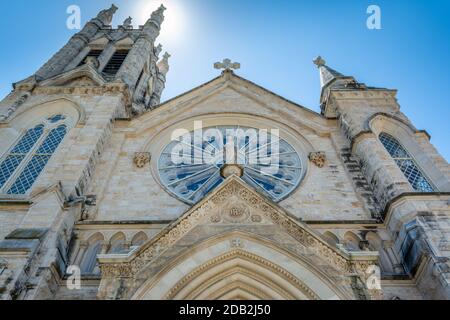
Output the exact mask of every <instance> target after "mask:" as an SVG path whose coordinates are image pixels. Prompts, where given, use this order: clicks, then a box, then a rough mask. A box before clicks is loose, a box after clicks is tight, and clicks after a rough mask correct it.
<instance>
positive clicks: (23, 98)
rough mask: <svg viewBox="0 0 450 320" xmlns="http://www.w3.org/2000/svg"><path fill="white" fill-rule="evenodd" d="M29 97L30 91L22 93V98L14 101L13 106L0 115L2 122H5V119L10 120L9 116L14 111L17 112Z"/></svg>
mask: <svg viewBox="0 0 450 320" xmlns="http://www.w3.org/2000/svg"><path fill="white" fill-rule="evenodd" d="M29 97H30V93H29V92H27V93H25V94H23V95H21V96H20V98H19V99H17V101H16V102H14V103H13V104H12V106H11V107H9V108H8V110H7V112H6V114H4V115H0V122H4V121H6V120H8V119H9V117H11V115H12V114H13V113H14V112H16V110H17V109H18V108H19V107H20V106H21V105H23V104H24V103H25V102H26V101H27V100H28V98H29Z"/></svg>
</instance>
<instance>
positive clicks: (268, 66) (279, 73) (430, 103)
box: [0, 0, 450, 161]
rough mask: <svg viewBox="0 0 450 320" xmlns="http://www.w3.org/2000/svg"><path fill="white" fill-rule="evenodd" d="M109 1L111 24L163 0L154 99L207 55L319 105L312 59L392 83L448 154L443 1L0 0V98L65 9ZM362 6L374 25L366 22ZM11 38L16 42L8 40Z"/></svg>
mask: <svg viewBox="0 0 450 320" xmlns="http://www.w3.org/2000/svg"><path fill="white" fill-rule="evenodd" d="M112 2H114V3H115V4H116V5H117V6H119V11H118V12H117V14H116V16H115V18H114V21H113V25H114V26H116V25H118V24H121V23H122V21H123V20H124V19H125V18H126V17H128V16H132V17H134V22H133V24H134V25H135V26H137V25H138V24H143V23H144V22H145V20H146V18H147V17H148V16H150V13H151V11H152V10H153V9H156V7H158V6H159V5H160V3H161V2H164V3H165V5H166V6H167V7H168V11H167V12H166V16H167V18H166V22H165V24H164V25H163V32H162V34H161V37H160V38H159V40H160V42H161V43H162V44H163V45H164V49H165V50H167V51H169V52H170V53H171V54H172V58H171V71H170V73H169V76H168V82H167V88H166V90H165V93H164V99H169V98H171V97H173V96H175V95H178V94H180V93H183V92H185V91H187V90H189V89H191V88H193V87H195V86H197V85H200V84H202V83H203V82H206V81H208V80H210V79H211V78H213V77H216V76H217V75H218V74H219V71H217V70H214V68H213V67H212V66H213V63H214V62H216V61H219V60H222V59H223V58H226V57H229V58H231V59H232V60H233V61H238V62H240V63H241V64H242V69H241V70H239V71H238V72H237V73H238V74H239V75H241V76H243V77H245V78H247V79H249V80H251V81H253V82H256V83H258V84H260V85H262V86H264V87H266V88H267V89H269V90H271V91H274V92H276V93H278V94H280V95H282V96H284V97H286V98H288V99H290V100H293V101H295V102H297V103H299V104H302V105H304V106H305V107H308V108H310V109H312V110H315V111H319V107H318V106H319V93H320V86H319V76H318V72H317V69H316V68H315V66H314V65H313V64H312V60H313V59H314V58H315V57H316V56H317V55H319V54H320V55H322V56H323V57H324V58H325V60H327V62H328V65H330V66H331V67H333V68H334V69H336V70H338V71H340V72H341V73H344V74H346V75H352V76H355V77H356V78H357V79H358V80H359V81H360V82H364V83H366V84H368V85H371V86H380V87H387V88H392V89H394V88H395V89H398V90H399V93H398V99H399V103H400V105H401V107H402V111H403V112H404V113H406V115H407V116H409V117H410V118H411V120H412V121H413V123H414V124H415V125H416V127H417V128H419V129H426V130H427V131H428V132H429V133H430V134H431V136H432V143H433V144H434V145H435V146H436V147H437V148H438V149H439V151H440V152H441V154H442V155H443V156H444V157H445V158H446V159H447V161H449V160H450V142H449V140H450V129H449V120H450V108H449V107H450V106H449V102H448V98H447V94H448V91H449V89H450V76H449V72H450V61H449V58H448V57H449V52H450V40H449V39H450V19H448V15H449V14H450V1H448V0H441V1H439V0H435V1H424V0H422V1H411V0H389V1H382V0H372V1H365V0H341V1H336V0H315V1H304V0H296V1H287V0H284V1H275V0H226V1H225V0H162V1H161V0H156V1H155V0H96V1H92V0H90V1H89V0H35V1H29V0H15V1H1V2H0V12H2V18H1V24H2V28H0V38H1V39H2V44H3V45H2V59H0V70H1V72H0V96H2V97H3V96H4V95H6V94H7V93H8V92H9V91H10V90H11V83H12V82H16V81H19V80H21V79H23V78H25V77H27V76H29V75H31V74H33V73H34V72H35V71H36V70H37V69H38V68H39V67H40V66H41V65H42V64H43V63H44V62H45V61H47V60H48V58H49V57H50V56H51V55H52V54H53V53H55V52H56V51H57V50H58V49H59V48H60V47H62V46H63V45H64V44H65V43H66V41H67V40H68V39H69V37H70V36H71V35H73V34H74V32H75V31H74V30H69V29H67V27H66V20H67V18H68V14H67V13H66V9H67V7H68V6H69V5H72V4H75V5H78V6H79V7H80V8H81V14H82V23H83V24H84V23H85V22H86V21H87V20H89V19H90V18H92V17H94V16H95V15H96V14H97V12H98V11H99V10H101V9H103V8H106V7H109V5H110V4H111V3H112ZM371 4H375V5H378V6H379V7H380V8H381V12H382V29H381V30H369V29H367V27H366V19H367V17H368V15H367V13H366V10H367V7H368V6H369V5H371ZM18 39H20V41H18Z"/></svg>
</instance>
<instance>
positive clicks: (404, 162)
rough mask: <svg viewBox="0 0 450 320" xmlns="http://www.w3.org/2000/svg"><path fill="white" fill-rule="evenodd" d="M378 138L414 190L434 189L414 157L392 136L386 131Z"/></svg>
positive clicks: (427, 190) (426, 190)
mask: <svg viewBox="0 0 450 320" xmlns="http://www.w3.org/2000/svg"><path fill="white" fill-rule="evenodd" d="M379 138H380V141H381V143H382V144H383V145H384V147H385V148H386V150H387V151H388V152H389V154H390V155H391V157H392V158H393V159H394V161H395V162H396V163H397V165H398V166H399V168H400V170H401V171H402V172H403V174H404V175H405V177H406V178H407V179H408V181H409V183H410V184H411V186H412V187H413V188H414V190H416V191H420V192H433V191H434V189H433V187H432V186H431V184H430V182H428V180H427V178H425V176H424V174H423V173H422V171H421V170H420V169H419V167H418V166H417V164H416V162H415V161H414V159H413V158H412V157H411V155H410V154H409V153H408V151H406V150H405V149H404V148H403V147H402V145H401V144H400V143H399V142H398V141H397V140H396V139H395V138H394V137H392V136H390V135H388V134H387V133H381V134H380V136H379Z"/></svg>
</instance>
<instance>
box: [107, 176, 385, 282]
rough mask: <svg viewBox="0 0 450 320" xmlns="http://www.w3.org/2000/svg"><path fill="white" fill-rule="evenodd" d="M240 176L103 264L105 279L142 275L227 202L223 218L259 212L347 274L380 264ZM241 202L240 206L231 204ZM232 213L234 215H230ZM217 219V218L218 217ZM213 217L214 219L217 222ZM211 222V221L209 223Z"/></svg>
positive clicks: (237, 219)
mask: <svg viewBox="0 0 450 320" xmlns="http://www.w3.org/2000/svg"><path fill="white" fill-rule="evenodd" d="M238 179H239V178H237V177H231V178H229V180H228V181H227V182H225V183H224V184H223V185H222V186H221V187H220V188H219V189H218V190H216V192H215V193H214V194H212V195H210V196H209V197H207V198H206V199H204V200H203V201H202V202H201V203H200V204H198V206H196V207H195V208H193V209H192V210H191V211H189V212H187V213H186V214H185V215H184V216H183V217H182V218H181V219H180V220H178V222H177V223H176V224H175V225H173V226H172V228H170V229H167V230H165V231H164V232H163V233H161V234H160V235H159V236H158V237H156V238H155V240H153V241H152V242H150V243H148V244H147V245H145V246H143V247H142V248H141V249H140V250H139V251H137V252H135V253H133V256H131V257H129V258H127V260H124V261H114V262H109V261H108V262H106V261H100V267H101V271H102V277H103V280H102V281H104V280H106V279H115V278H118V277H119V278H131V277H134V276H135V275H136V274H137V273H138V272H140V271H141V270H142V269H143V268H144V267H145V266H146V265H148V263H149V262H150V261H152V260H154V259H156V258H157V257H158V256H159V255H161V253H162V252H164V251H165V250H167V249H168V248H169V247H171V246H172V245H173V244H174V243H176V242H177V241H178V240H179V239H180V238H181V237H183V236H184V235H186V234H187V233H188V232H190V231H191V230H192V229H193V228H194V227H195V226H196V225H197V224H199V223H200V222H201V221H204V218H205V217H208V216H209V217H208V218H209V219H208V220H210V219H211V218H212V217H211V215H210V213H211V211H213V209H214V208H220V207H223V205H224V204H225V203H227V204H230V202H234V203H232V204H231V205H230V206H228V207H227V208H223V209H222V210H224V211H223V212H222V216H223V218H224V219H226V220H229V221H230V222H231V221H235V223H236V222H238V221H239V220H241V219H244V220H245V219H246V218H247V217H248V218H250V217H249V211H250V210H249V209H252V210H255V211H258V214H260V215H261V216H262V217H264V219H267V220H268V221H271V222H272V223H274V224H276V225H278V226H280V227H281V228H283V229H284V230H285V231H286V232H287V233H288V234H289V235H291V236H292V237H293V238H294V239H296V240H297V241H298V242H299V243H300V244H302V245H304V246H305V247H307V248H309V250H311V251H312V252H315V253H316V254H317V255H319V256H320V257H321V258H322V259H323V260H324V261H326V262H327V263H328V264H330V265H331V266H333V267H334V268H335V269H337V270H340V271H342V272H343V273H344V274H355V273H356V274H362V275H364V273H365V270H367V267H368V266H369V265H373V264H376V263H377V259H378V258H377V257H372V256H371V257H368V256H367V257H364V259H356V260H354V259H353V258H352V257H347V256H346V253H343V252H341V251H340V250H338V249H335V248H331V247H330V245H328V244H327V243H326V242H325V241H324V240H323V239H321V237H319V236H317V235H315V234H314V233H312V232H311V231H310V230H309V228H308V227H307V226H305V225H303V224H301V223H299V222H297V221H295V220H293V219H291V218H290V217H289V216H287V215H286V214H284V213H282V212H281V211H280V210H278V209H277V208H276V207H274V206H272V205H271V204H269V203H267V202H266V201H265V199H264V198H262V197H261V196H260V195H259V194H257V193H256V192H255V191H253V190H250V189H248V188H247V187H246V186H245V185H244V183H243V182H241V181H239V180H238ZM233 197H235V199H240V203H236V201H230V199H232V198H233ZM230 214H231V215H230ZM215 219H217V218H215ZM215 219H214V218H212V220H215ZM210 221H211V220H210Z"/></svg>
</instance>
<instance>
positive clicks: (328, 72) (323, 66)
mask: <svg viewBox="0 0 450 320" xmlns="http://www.w3.org/2000/svg"><path fill="white" fill-rule="evenodd" d="M313 63H314V64H315V65H316V66H317V67H318V68H319V71H320V85H321V87H322V89H323V88H324V87H326V86H327V85H328V84H329V83H330V82H331V81H333V80H336V79H344V78H349V77H346V76H344V75H343V74H342V73H340V72H338V71H336V70H334V69H332V68H330V67H328V66H327V62H326V61H325V60H324V59H323V58H322V57H321V56H318V57H317V58H316V59H315V60H314V61H313Z"/></svg>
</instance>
